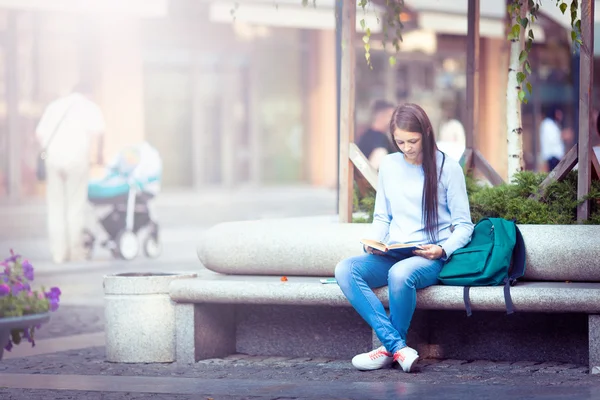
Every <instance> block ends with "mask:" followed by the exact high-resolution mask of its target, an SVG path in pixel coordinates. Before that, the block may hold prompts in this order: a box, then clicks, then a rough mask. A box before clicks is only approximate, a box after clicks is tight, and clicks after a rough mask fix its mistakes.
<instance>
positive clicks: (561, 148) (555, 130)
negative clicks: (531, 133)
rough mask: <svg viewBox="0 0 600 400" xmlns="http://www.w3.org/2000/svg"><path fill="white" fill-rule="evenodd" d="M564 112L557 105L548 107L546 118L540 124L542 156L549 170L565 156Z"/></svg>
mask: <svg viewBox="0 0 600 400" xmlns="http://www.w3.org/2000/svg"><path fill="white" fill-rule="evenodd" d="M562 121H563V112H562V110H561V109H560V108H558V107H557V106H551V107H549V108H548V112H547V114H546V118H544V120H543V121H542V123H541V124H540V153H541V154H540V156H541V159H542V160H543V161H544V163H545V164H546V168H547V169H548V172H550V171H552V170H553V169H554V168H555V167H556V166H557V165H558V163H559V162H560V160H561V159H562V158H563V157H564V156H565V144H564V142H563V132H562V128H561V125H560V124H561V123H562Z"/></svg>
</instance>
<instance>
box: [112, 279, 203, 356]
mask: <svg viewBox="0 0 600 400" xmlns="http://www.w3.org/2000/svg"><path fill="white" fill-rule="evenodd" d="M196 276H197V275H196V274H193V273H123V274H114V275H106V276H105V277H104V299H105V309H104V312H105V316H106V322H105V323H106V326H105V334H106V358H107V360H108V361H110V362H121V363H164V362H173V361H175V307H174V303H173V301H171V298H170V296H169V284H170V283H171V281H173V280H175V279H187V278H195V277H196Z"/></svg>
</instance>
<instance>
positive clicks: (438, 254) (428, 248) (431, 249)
mask: <svg viewBox="0 0 600 400" xmlns="http://www.w3.org/2000/svg"><path fill="white" fill-rule="evenodd" d="M421 247H422V249H423V250H415V251H413V254H414V255H416V256H420V257H423V258H426V259H428V260H438V259H440V258H442V257H443V255H444V250H443V249H442V247H441V246H438V245H437V244H424V245H421Z"/></svg>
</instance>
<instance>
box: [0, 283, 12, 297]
mask: <svg viewBox="0 0 600 400" xmlns="http://www.w3.org/2000/svg"><path fill="white" fill-rule="evenodd" d="M8 294H10V286H8V285H7V284H6V283H3V284H2V285H0V296H6V295H8Z"/></svg>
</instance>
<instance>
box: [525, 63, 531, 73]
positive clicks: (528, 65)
mask: <svg viewBox="0 0 600 400" xmlns="http://www.w3.org/2000/svg"><path fill="white" fill-rule="evenodd" d="M525 70H526V71H527V73H528V74H531V65H530V64H529V61H525Z"/></svg>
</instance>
